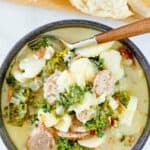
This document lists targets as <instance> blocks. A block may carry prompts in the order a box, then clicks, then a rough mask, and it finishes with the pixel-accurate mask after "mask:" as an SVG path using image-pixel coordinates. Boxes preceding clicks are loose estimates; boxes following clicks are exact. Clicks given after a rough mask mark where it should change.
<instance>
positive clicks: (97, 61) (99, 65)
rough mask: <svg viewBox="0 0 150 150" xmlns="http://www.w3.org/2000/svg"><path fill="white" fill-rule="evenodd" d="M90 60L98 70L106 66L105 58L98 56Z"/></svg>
mask: <svg viewBox="0 0 150 150" xmlns="http://www.w3.org/2000/svg"><path fill="white" fill-rule="evenodd" d="M90 60H91V61H92V62H93V63H94V64H95V65H96V67H97V69H98V70H103V69H104V68H105V66H104V59H103V58H99V57H96V58H90Z"/></svg>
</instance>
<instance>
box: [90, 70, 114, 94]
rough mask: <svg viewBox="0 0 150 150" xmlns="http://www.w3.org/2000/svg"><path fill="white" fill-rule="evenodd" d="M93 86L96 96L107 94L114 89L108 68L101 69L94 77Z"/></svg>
mask: <svg viewBox="0 0 150 150" xmlns="http://www.w3.org/2000/svg"><path fill="white" fill-rule="evenodd" d="M93 88H94V90H95V92H96V94H97V95H98V96H100V95H103V94H104V95H109V94H111V93H112V92H113V90H114V80H113V78H112V75H111V72H110V71H109V70H102V71H99V73H98V74H97V75H96V77H95V79H94V84H93Z"/></svg>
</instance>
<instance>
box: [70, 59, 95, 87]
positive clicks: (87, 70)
mask: <svg viewBox="0 0 150 150" xmlns="http://www.w3.org/2000/svg"><path fill="white" fill-rule="evenodd" d="M70 71H71V73H72V75H73V78H74V80H75V82H76V83H77V84H78V85H79V86H85V84H86V82H92V81H93V80H94V77H95V75H96V73H97V71H98V70H97V68H96V66H95V64H94V63H92V62H91V61H90V60H89V59H88V58H80V59H78V60H76V61H74V62H73V63H72V64H71V66H70Z"/></svg>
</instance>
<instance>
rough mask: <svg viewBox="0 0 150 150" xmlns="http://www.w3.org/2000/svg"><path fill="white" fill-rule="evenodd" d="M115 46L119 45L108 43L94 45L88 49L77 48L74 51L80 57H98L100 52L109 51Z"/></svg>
mask: <svg viewBox="0 0 150 150" xmlns="http://www.w3.org/2000/svg"><path fill="white" fill-rule="evenodd" d="M116 45H121V44H120V43H119V42H117V41H113V42H108V43H104V44H96V45H92V46H88V47H83V48H79V49H77V50H76V54H78V55H79V56H82V57H96V56H99V55H100V53H101V52H102V51H106V50H109V49H111V48H113V47H114V46H115V47H116Z"/></svg>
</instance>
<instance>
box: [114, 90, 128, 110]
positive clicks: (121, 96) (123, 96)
mask: <svg viewBox="0 0 150 150" xmlns="http://www.w3.org/2000/svg"><path fill="white" fill-rule="evenodd" d="M113 97H115V98H116V99H118V100H119V101H120V102H121V104H122V105H124V106H125V107H127V106H128V103H129V101H130V94H129V92H128V91H118V92H116V93H115V94H114V95H113Z"/></svg>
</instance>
